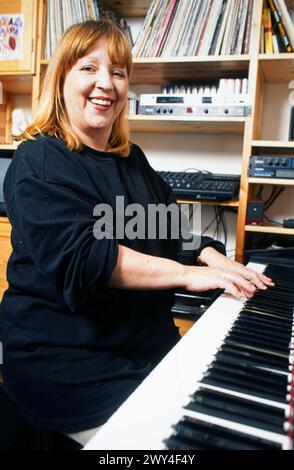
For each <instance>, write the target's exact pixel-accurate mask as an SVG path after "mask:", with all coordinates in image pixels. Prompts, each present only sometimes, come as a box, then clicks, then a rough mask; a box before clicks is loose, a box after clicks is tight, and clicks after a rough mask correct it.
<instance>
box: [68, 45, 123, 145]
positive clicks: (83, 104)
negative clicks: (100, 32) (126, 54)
mask: <svg viewBox="0 0 294 470" xmlns="http://www.w3.org/2000/svg"><path fill="white" fill-rule="evenodd" d="M127 92H128V77H127V70H126V67H125V66H124V65H121V64H113V63H112V62H111V61H110V58H109V56H108V50H107V41H106V39H104V38H102V39H99V41H97V43H96V45H95V46H94V47H93V49H92V50H91V51H89V52H88V53H87V54H86V55H85V56H84V57H82V58H81V59H79V60H78V61H77V62H76V63H75V64H74V65H73V67H72V68H71V69H70V70H69V72H68V73H67V75H66V77H65V82H64V87H63V96H64V101H65V107H66V111H67V115H68V119H69V122H70V124H71V126H72V128H73V130H74V131H75V132H76V133H77V135H78V136H79V137H80V139H81V140H82V142H83V143H85V144H86V145H90V146H91V144H92V145H93V143H96V146H97V145H98V147H99V148H101V149H106V147H107V142H108V140H109V136H110V133H111V129H112V125H113V123H114V121H115V119H116V118H117V116H118V115H119V114H120V112H121V111H122V109H123V108H124V106H125V103H126V99H127Z"/></svg>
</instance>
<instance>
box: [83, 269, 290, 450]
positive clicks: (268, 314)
mask: <svg viewBox="0 0 294 470" xmlns="http://www.w3.org/2000/svg"><path fill="white" fill-rule="evenodd" d="M252 267H254V268H255V269H258V270H260V271H263V270H264V268H265V266H263V265H252ZM265 273H266V274H267V275H269V276H270V277H272V278H273V280H274V281H275V283H276V286H275V287H274V288H269V289H267V290H266V291H258V292H257V293H256V294H255V296H254V297H253V299H250V300H248V301H247V302H246V303H245V305H244V304H243V303H242V302H240V301H237V300H235V299H232V298H231V297H229V296H226V295H222V296H221V297H220V298H218V299H217V300H216V301H215V302H214V304H213V305H212V306H211V307H210V308H209V309H208V310H207V311H206V312H205V313H204V315H203V316H202V317H201V318H200V320H199V321H198V322H197V323H196V324H195V325H194V326H193V327H192V328H191V330H190V331H189V332H188V333H187V334H186V335H185V336H184V337H183V339H182V340H181V341H180V342H179V343H178V344H177V345H176V346H175V347H174V348H173V349H172V350H171V351H170V352H169V354H168V355H167V356H166V357H165V358H164V359H163V360H162V361H161V363H160V364H159V365H158V366H157V367H156V368H155V369H154V370H153V371H152V372H151V374H150V375H149V376H148V377H147V378H146V379H145V380H144V381H143V382H142V384H141V385H140V386H139V387H138V388H137V390H135V392H134V393H133V394H132V395H131V396H130V397H129V398H128V399H127V400H126V402H125V403H124V404H123V405H122V406H121V407H120V408H119V409H118V411H117V412H116V413H115V414H114V415H113V416H112V417H111V418H110V419H109V421H108V422H107V423H106V424H105V425H104V426H103V427H102V429H101V430H99V432H98V433H97V434H96V435H95V436H94V437H93V438H92V439H91V440H90V441H89V443H88V444H87V445H86V447H85V449H100V450H103V449H109V450H112V449H113V450H114V449H120V450H122V449H128V450H136V449H145V450H148V449H162V450H163V449H169V450H202V449H207V450H210V449H226V450H235V449H237V450H238V449H240V450H251V449H264V450H268V449H273V450H274V449H292V442H293V437H292V431H293V401H294V400H293V399H294V396H293V395H294V375H293V366H292V364H293V362H294V361H293V307H294V281H293V280H292V279H293V269H291V268H284V267H283V268H281V267H279V266H275V265H270V266H268V267H266V269H265Z"/></svg>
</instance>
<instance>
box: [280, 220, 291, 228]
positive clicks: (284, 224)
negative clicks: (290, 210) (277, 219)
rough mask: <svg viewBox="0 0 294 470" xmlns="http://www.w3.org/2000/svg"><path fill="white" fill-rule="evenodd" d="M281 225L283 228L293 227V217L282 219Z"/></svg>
mask: <svg viewBox="0 0 294 470" xmlns="http://www.w3.org/2000/svg"><path fill="white" fill-rule="evenodd" d="M283 227H285V228H294V219H284V220H283Z"/></svg>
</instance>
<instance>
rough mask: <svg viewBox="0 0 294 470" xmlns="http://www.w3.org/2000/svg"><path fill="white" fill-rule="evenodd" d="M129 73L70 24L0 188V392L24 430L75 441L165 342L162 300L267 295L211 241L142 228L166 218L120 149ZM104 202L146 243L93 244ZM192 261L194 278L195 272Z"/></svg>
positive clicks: (90, 28) (169, 199) (160, 185)
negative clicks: (8, 251)
mask: <svg viewBox="0 0 294 470" xmlns="http://www.w3.org/2000/svg"><path fill="white" fill-rule="evenodd" d="M130 71H131V51H130V48H129V46H128V43H127V41H126V39H125V37H124V35H123V33H122V32H121V30H120V29H118V27H117V26H115V25H114V24H112V23H109V22H105V21H103V22H93V21H90V22H86V23H82V24H78V25H74V26H72V27H71V28H70V29H69V30H68V31H67V32H66V33H65V35H64V36H63V38H62V39H61V41H60V43H59V45H58V46H57V48H56V51H55V55H54V57H53V58H52V60H51V61H50V64H49V67H48V70H47V75H46V78H45V82H44V87H43V91H42V95H41V98H40V106H39V109H38V112H37V114H36V116H35V119H34V121H33V122H32V124H31V125H30V126H29V127H28V128H27V129H26V130H25V131H24V132H23V134H22V135H21V136H20V137H19V138H20V139H21V140H24V142H22V143H21V144H20V145H19V147H18V149H17V151H16V152H15V155H14V157H13V160H12V163H11V165H10V167H9V169H8V171H7V173H6V177H5V181H4V199H5V205H6V207H7V213H8V217H9V221H10V223H11V226H12V233H11V242H12V248H13V251H12V255H11V257H10V259H9V262H8V268H7V278H8V283H9V287H8V289H7V290H6V292H5V293H4V296H3V299H2V302H1V305H0V344H1V342H2V344H3V359H4V363H3V364H2V365H0V369H1V373H2V376H3V378H4V384H5V388H6V390H7V392H8V394H9V395H10V396H11V397H12V398H13V399H14V400H15V401H16V402H17V404H18V406H19V407H20V409H21V410H22V412H23V414H24V415H25V416H26V418H27V419H28V420H29V421H30V422H31V423H32V424H34V425H35V426H38V427H42V428H46V429H54V430H58V431H62V432H64V433H67V434H72V433H74V434H75V437H76V439H78V440H79V441H80V442H84V441H85V439H88V438H90V437H91V434H92V433H94V432H95V430H97V427H99V426H101V425H103V424H104V423H105V422H106V421H107V419H108V418H109V417H110V416H111V414H112V413H113V412H114V411H115V410H116V409H117V408H118V406H119V405H120V404H122V403H123V401H124V400H125V399H126V398H127V397H128V396H129V395H130V393H131V392H132V391H133V390H134V389H135V388H136V387H137V386H138V385H139V384H140V383H141V381H142V380H143V379H144V378H145V377H146V376H147V375H148V374H149V373H150V371H151V370H152V369H153V368H154V367H155V365H156V364H157V363H158V362H159V361H160V360H161V359H162V358H163V356H164V355H165V354H166V353H167V352H168V351H169V350H170V349H171V348H172V347H173V346H174V345H175V343H176V342H177V341H178V339H179V334H178V331H177V328H176V327H175V325H174V323H173V317H172V313H171V307H172V305H173V301H174V289H175V288H183V289H187V290H190V291H203V290H208V289H215V288H222V289H224V290H225V291H226V292H227V293H230V294H232V295H233V296H235V297H237V298H241V297H242V296H243V295H247V296H249V297H250V296H252V295H253V292H254V291H255V288H256V287H259V288H266V285H269V284H270V283H271V281H270V280H269V279H268V278H266V277H265V276H263V275H261V274H258V273H254V272H253V271H249V270H248V269H246V268H245V267H244V266H241V265H239V264H237V263H235V262H233V261H231V260H228V259H227V258H226V257H225V256H224V254H222V253H224V251H225V250H224V247H223V246H222V244H221V243H219V242H217V241H214V240H212V239H210V238H207V237H202V238H201V239H200V240H195V235H194V234H190V233H186V235H188V237H187V236H185V238H184V239H183V237H182V236H181V233H182V232H181V230H179V231H178V233H179V236H178V237H173V236H171V234H172V231H171V230H170V228H171V224H172V220H171V218H170V217H169V215H168V214H167V213H166V211H161V212H160V214H161V215H160V219H161V220H160V222H163V213H164V214H165V221H166V224H165V225H166V229H167V230H166V231H165V232H164V233H166V235H164V237H161V236H160V233H158V230H157V229H156V227H155V226H153V224H156V217H153V218H150V217H148V214H149V212H150V211H149V209H150V208H151V207H152V206H154V207H162V206H164V208H165V207H170V205H171V204H172V203H173V207H174V210H175V211H178V210H179V209H178V206H177V205H176V204H175V197H174V194H173V192H172V190H171V188H169V186H167V184H166V183H165V182H164V181H163V180H162V179H161V178H160V176H159V175H158V174H157V173H156V172H155V171H154V170H153V169H152V168H151V166H150V165H149V163H148V161H147V158H146V156H145V155H144V152H143V151H142V150H141V149H140V148H139V147H138V146H137V145H135V144H131V143H130V142H129V134H128V129H127V128H126V127H125V119H124V112H125V111H124V110H125V103H126V97H127V90H128V77H129V74H130ZM118 197H123V198H124V202H125V206H126V207H128V210H130V208H134V205H135V204H136V205H137V206H136V207H138V206H140V211H139V214H140V217H141V220H140V219H139V220H138V224H139V223H140V225H141V223H142V225H144V228H146V230H145V231H146V234H147V235H146V237H144V236H143V237H141V236H137V235H136V233H135V234H134V230H132V235H131V236H128V233H127V232H128V231H127V230H125V231H123V233H125V232H126V233H125V235H123V236H122V237H119V236H118V235H119V234H118V233H117V232H116V229H115V228H114V229H113V232H114V233H113V235H114V236H112V237H109V238H108V237H98V238H95V236H94V233H93V228H94V225H95V222H96V219H95V207H97V205H98V204H99V205H101V204H104V205H106V206H107V207H109V208H111V209H112V210H113V211H114V210H115V206H116V200H117V198H118ZM114 213H115V212H114ZM118 215H119V216H120V215H122V214H120V213H119V214H118ZM126 215H127V216H126V217H125V218H124V222H123V223H124V224H125V225H124V228H125V229H126V228H128V223H129V222H130V221H129V219H128V217H129V216H130V215H132V214H130V212H128V213H127V210H126ZM155 215H156V214H155ZM138 217H139V216H138ZM114 219H115V217H114ZM131 222H132V221H131ZM136 223H137V222H136ZM113 227H116V220H113ZM154 228H155V229H156V230H154ZM149 234H150V236H149ZM134 235H135V236H134ZM190 239H191V244H190V243H188V245H189V246H190V248H189V249H186V245H187V243H186V242H187V241H188V240H189V241H190ZM194 240H195V242H196V243H193V242H194ZM198 258H200V261H201V262H202V263H206V264H207V266H206V267H203V266H201V267H199V266H196V260H197V259H198ZM208 340H209V338H208ZM163 399H164V397H163ZM76 433H78V435H77V434H76Z"/></svg>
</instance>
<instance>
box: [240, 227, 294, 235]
mask: <svg viewBox="0 0 294 470" xmlns="http://www.w3.org/2000/svg"><path fill="white" fill-rule="evenodd" d="M245 231H246V232H259V233H277V234H280V235H294V228H285V227H283V226H282V225H245Z"/></svg>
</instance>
